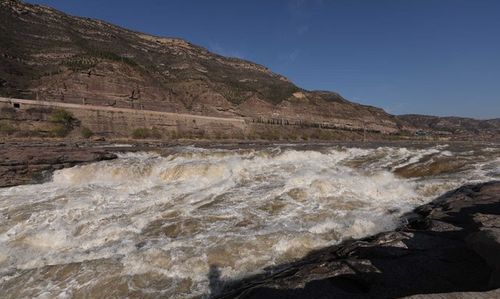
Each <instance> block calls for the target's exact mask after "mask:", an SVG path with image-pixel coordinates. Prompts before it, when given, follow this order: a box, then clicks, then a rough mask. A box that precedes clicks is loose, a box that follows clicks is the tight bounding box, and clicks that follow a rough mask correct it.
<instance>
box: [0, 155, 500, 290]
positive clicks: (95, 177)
mask: <svg viewBox="0 0 500 299" xmlns="http://www.w3.org/2000/svg"><path fill="white" fill-rule="evenodd" d="M498 178H500V149H499V148H497V147H494V146H492V147H489V148H485V147H482V148H481V147H478V148H474V147H469V148H464V147H462V148H458V147H455V148H454V147H451V146H436V147H431V148H420V149H418V148H397V147H377V148H353V147H331V146H330V147H328V146H315V147H314V148H313V149H307V150H304V149H294V148H293V147H288V148H286V147H269V148H263V149H240V150H223V149H200V148H194V147H179V148H174V149H172V150H171V151H170V152H169V154H163V155H162V154H157V153H146V152H144V153H127V154H120V155H119V158H118V159H117V160H114V161H104V162H99V163H94V164H89V165H84V166H77V167H73V168H69V169H63V170H59V171H56V172H55V173H54V175H53V179H52V181H51V182H48V183H45V184H40V185H28V186H19V187H14V188H5V189H0V217H1V218H0V269H1V270H0V290H2V292H3V294H4V295H5V297H11V298H22V297H26V298H32V297H40V298H55V297H57V296H59V297H60V298H64V297H74V296H81V295H85V296H90V297H112V296H116V297H121V296H131V295H132V296H138V297H162V296H166V297H172V298H185V297H195V296H199V295H203V294H208V292H209V279H208V277H207V275H208V272H209V269H210V267H211V266H212V267H214V266H216V267H217V268H218V269H219V270H220V271H221V275H222V278H223V279H237V278H238V277H242V276H245V275H248V274H250V273H256V272H259V271H263V270H262V269H264V268H265V267H267V266H271V265H277V264H281V263H286V262H290V261H293V260H295V259H298V258H300V257H303V256H304V255H306V254H307V253H308V252H310V251H311V250H313V249H316V248H321V247H324V246H328V245H332V244H336V243H339V242H341V241H342V240H345V239H348V238H361V237H364V236H368V235H370V234H374V233H377V232H381V231H385V230H390V229H393V228H395V227H396V226H398V225H399V220H398V219H399V216H401V215H402V214H403V213H405V212H407V211H410V210H411V209H412V208H414V207H416V206H418V205H421V204H423V203H425V202H428V201H429V200H431V199H433V198H435V197H436V196H438V195H440V194H442V193H443V192H445V191H447V190H450V189H452V188H455V187H458V186H460V185H462V184H464V183H471V182H478V181H487V180H491V179H498ZM109 286H112V288H110V287H109Z"/></svg>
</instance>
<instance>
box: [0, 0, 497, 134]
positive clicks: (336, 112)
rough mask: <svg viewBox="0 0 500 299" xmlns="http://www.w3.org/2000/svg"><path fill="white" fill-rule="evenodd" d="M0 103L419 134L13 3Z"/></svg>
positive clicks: (111, 30) (176, 49) (253, 68)
mask: <svg viewBox="0 0 500 299" xmlns="http://www.w3.org/2000/svg"><path fill="white" fill-rule="evenodd" d="M0 96H3V97H14V98H24V99H38V100H46V101H59V102H67V103H79V104H81V103H85V104H91V105H99V106H113V107H123V108H140V109H144V110H154V111H165V112H177V113H189V114H198V115H206V116H217V117H243V118H245V119H251V120H252V121H256V122H260V123H275V122H279V123H281V124H283V123H284V124H291V123H293V124H310V125H314V126H318V127H335V128H342V129H348V130H368V131H373V132H382V133H398V132H402V131H410V132H413V131H415V130H417V129H416V127H417V126H416V124H415V122H414V121H413V120H414V118H409V117H396V116H393V115H390V114H388V113H386V112H385V111H383V110H382V109H380V108H376V107H371V106H366V105H361V104H357V103H353V102H350V101H347V100H346V99H344V98H343V97H341V96H340V95H339V94H337V93H334V92H328V91H307V90H304V89H301V88H299V87H297V86H296V85H295V84H293V83H292V82H290V81H289V80H288V79H287V78H285V77H284V76H281V75H279V74H276V73H273V72H272V71H270V70H269V69H268V68H266V67H265V66H262V65H259V64H256V63H253V62H250V61H246V60H242V59H237V58H229V57H223V56H220V55H217V54H214V53H211V52H209V51H208V50H207V49H204V48H202V47H199V46H196V45H193V44H191V43H189V42H187V41H185V40H182V39H178V38H165V37H157V36H152V35H147V34H144V33H140V32H135V31H131V30H127V29H124V28H120V27H118V26H114V25H112V24H109V23H106V22H103V21H99V20H94V19H89V18H81V17H74V16H70V15H67V14H64V13H62V12H60V11H57V10H55V9H52V8H49V7H45V6H39V5H31V4H26V3H23V2H21V1H17V0H0ZM497 123H498V122H497ZM496 127H497V128H498V124H497V125H496Z"/></svg>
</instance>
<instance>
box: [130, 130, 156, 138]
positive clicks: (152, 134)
mask: <svg viewBox="0 0 500 299" xmlns="http://www.w3.org/2000/svg"><path fill="white" fill-rule="evenodd" d="M161 137H162V135H161V132H160V131H159V130H158V129H157V128H152V129H148V128H137V129H135V130H134V131H133V132H132V138H134V139H148V138H153V139H160V138H161Z"/></svg>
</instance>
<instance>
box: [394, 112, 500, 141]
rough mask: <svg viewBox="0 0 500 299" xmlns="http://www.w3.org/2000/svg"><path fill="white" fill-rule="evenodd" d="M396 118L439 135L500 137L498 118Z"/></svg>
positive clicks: (499, 120) (426, 116) (403, 116)
mask: <svg viewBox="0 0 500 299" xmlns="http://www.w3.org/2000/svg"><path fill="white" fill-rule="evenodd" d="M397 118H398V119H399V120H400V121H402V122H404V123H406V125H407V126H411V127H415V128H416V129H418V130H421V131H423V132H434V133H435V134H440V135H471V136H481V137H483V138H488V137H493V136H500V118H496V119H488V120H478V119H473V118H465V117H437V116H430V115H417V114H407V115H399V116H397Z"/></svg>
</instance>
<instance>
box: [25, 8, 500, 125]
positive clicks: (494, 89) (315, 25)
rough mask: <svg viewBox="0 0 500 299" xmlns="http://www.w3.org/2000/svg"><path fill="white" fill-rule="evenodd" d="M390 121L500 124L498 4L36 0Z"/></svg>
mask: <svg viewBox="0 0 500 299" xmlns="http://www.w3.org/2000/svg"><path fill="white" fill-rule="evenodd" d="M28 2H30V3H39V4H45V5H48V6H51V7H54V8H57V9H60V10H62V11H64V12H66V13H69V14H72V15H78V16H86V17H91V18H97V19H101V20H105V21H108V22H111V23H114V24H117V25H120V26H123V27H126V28H130V29H134V30H138V31H142V32H146V33H150V34H154V35H159V36H171V37H180V38H183V39H186V40H188V41H190V42H192V43H194V44H198V45H201V46H203V47H206V48H208V49H209V50H211V51H214V52H217V53H219V54H222V55H228V56H236V57H241V58H244V59H247V60H251V61H254V62H257V63H260V64H263V65H266V66H268V67H269V68H270V69H272V70H273V71H275V72H277V73H280V74H283V75H285V76H286V77H288V78H289V79H290V80H292V81H293V82H294V83H296V84H297V85H298V86H300V87H303V88H306V89H310V90H314V89H320V90H332V91H336V92H339V93H340V94H342V95H343V96H344V97H345V98H347V99H349V100H352V101H356V102H360V103H364V104H369V105H374V106H378V107H381V108H384V109H385V110H386V111H388V112H390V113H394V114H404V113H420V114H432V115H458V116H470V117H478V118H493V117H500V1H498V0H377V1H375V0H330V1H328V0H273V1H270V0H252V1H247V0H245V1H243V0H241V1H237V0H213V1H202V0H198V1H195V0H170V1H167V0H165V1H161V0H142V1H132V0H106V1H103V0H85V1H76V0H31V1H28Z"/></svg>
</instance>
